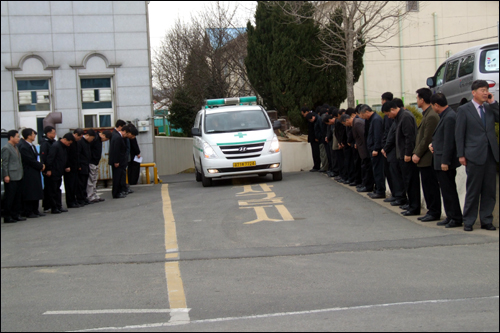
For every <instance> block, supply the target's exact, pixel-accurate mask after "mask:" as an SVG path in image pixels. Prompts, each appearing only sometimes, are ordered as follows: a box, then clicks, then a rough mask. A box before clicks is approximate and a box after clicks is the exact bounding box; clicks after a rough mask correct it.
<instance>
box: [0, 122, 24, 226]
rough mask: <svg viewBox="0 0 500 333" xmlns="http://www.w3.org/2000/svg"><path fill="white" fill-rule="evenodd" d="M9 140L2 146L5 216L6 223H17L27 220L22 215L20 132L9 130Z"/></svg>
mask: <svg viewBox="0 0 500 333" xmlns="http://www.w3.org/2000/svg"><path fill="white" fill-rule="evenodd" d="M7 139H8V140H9V141H8V142H7V144H5V146H4V147H2V178H3V181H4V184H5V185H4V186H5V201H4V202H3V205H4V206H5V218H4V220H3V221H4V223H16V222H18V221H26V218H24V217H21V215H20V214H21V200H22V196H21V191H22V188H21V180H22V179H23V163H22V159H21V154H20V153H19V149H17V144H18V143H19V140H20V138H19V132H18V131H16V130H11V131H9V132H7Z"/></svg>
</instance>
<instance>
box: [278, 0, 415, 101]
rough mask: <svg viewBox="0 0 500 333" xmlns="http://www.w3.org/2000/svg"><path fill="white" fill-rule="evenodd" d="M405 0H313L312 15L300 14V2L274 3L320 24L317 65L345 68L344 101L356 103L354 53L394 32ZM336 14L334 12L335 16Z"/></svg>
mask: <svg viewBox="0 0 500 333" xmlns="http://www.w3.org/2000/svg"><path fill="white" fill-rule="evenodd" d="M407 2H408V1H312V3H313V5H314V6H315V12H314V14H313V16H311V17H305V16H303V15H302V14H300V12H299V9H300V2H295V1H285V2H276V3H277V4H279V5H280V6H281V8H282V9H283V10H284V11H285V12H286V13H287V14H289V15H291V16H292V17H294V18H295V19H296V20H298V21H302V20H305V19H311V18H312V19H314V20H315V21H316V22H317V24H318V25H319V27H320V31H321V32H320V35H319V39H320V41H321V43H322V50H321V53H320V55H319V56H318V57H319V59H320V60H321V63H322V64H321V65H320V66H319V67H323V68H327V67H330V66H341V67H342V68H344V69H345V71H346V85H347V104H348V106H349V107H354V106H355V99H354V78H353V61H354V53H355V52H356V51H357V50H359V49H361V48H362V47H363V46H365V45H370V46H374V47H377V45H380V44H381V43H383V42H385V41H387V40H388V39H390V38H392V37H393V36H394V35H395V34H397V30H396V29H395V27H397V25H398V22H399V21H400V20H402V19H404V18H405V17H406V15H407V14H408V10H407V7H406V3H407ZM336 14H337V15H336Z"/></svg>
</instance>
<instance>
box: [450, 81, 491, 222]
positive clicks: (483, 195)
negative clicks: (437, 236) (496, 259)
mask: <svg viewBox="0 0 500 333" xmlns="http://www.w3.org/2000/svg"><path fill="white" fill-rule="evenodd" d="M471 88H472V96H473V99H472V100H471V101H470V102H468V103H466V104H464V105H462V106H460V107H459V108H458V111H457V124H456V127H455V140H456V142H457V155H458V157H459V160H460V163H461V164H462V165H463V166H465V167H466V170H467V193H466V195H465V205H464V212H463V216H464V230H465V231H472V226H473V225H474V223H475V222H476V218H477V212H478V208H479V202H481V207H480V208H479V216H480V219H481V228H482V229H486V230H496V228H495V227H494V226H493V224H492V222H493V209H494V208H495V203H496V183H495V181H494V179H495V177H496V163H498V160H499V157H498V154H499V153H498V142H497V138H496V135H495V123H498V120H499V114H498V102H496V101H495V100H494V97H493V95H491V94H490V93H489V85H488V82H486V81H484V80H476V81H474V82H473V83H472V87H471ZM485 103H488V104H485Z"/></svg>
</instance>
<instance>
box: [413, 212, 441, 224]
mask: <svg viewBox="0 0 500 333" xmlns="http://www.w3.org/2000/svg"><path fill="white" fill-rule="evenodd" d="M418 219H419V220H420V221H422V222H432V221H437V220H439V217H434V216H432V215H429V214H427V215H425V216H424V217H422V218H418Z"/></svg>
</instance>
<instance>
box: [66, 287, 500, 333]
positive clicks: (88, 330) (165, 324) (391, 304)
mask: <svg viewBox="0 0 500 333" xmlns="http://www.w3.org/2000/svg"><path fill="white" fill-rule="evenodd" d="M497 298H499V296H486V297H472V298H459V299H437V300H426V301H415V302H399V303H387V304H372V305H361V306H351V307H338V308H329V309H320V310H311V311H297V312H281V313H269V314H262V315H255V316H243V317H226V318H215V319H203V320H192V321H191V322H189V323H183V324H182V323H154V324H145V325H131V326H124V327H101V328H91V329H86V330H79V331H70V332H95V331H105V330H124V329H142V328H146V329H147V328H154V327H164V326H178V325H188V324H202V323H216V322H224V321H234V320H245V319H261V318H272V317H284V316H296V315H305V314H316V313H325V312H336V311H348V310H362V309H371V308H382V307H389V306H401V305H419V304H433V303H434V304H437V303H450V302H463V301H475V300H484V299H497Z"/></svg>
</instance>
